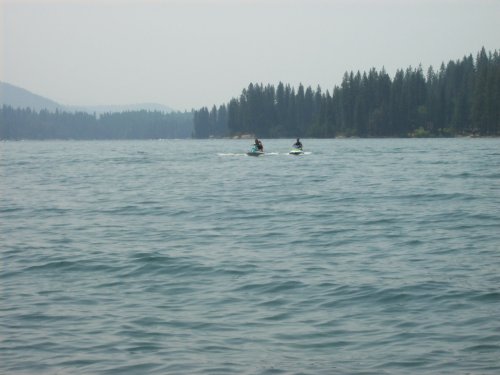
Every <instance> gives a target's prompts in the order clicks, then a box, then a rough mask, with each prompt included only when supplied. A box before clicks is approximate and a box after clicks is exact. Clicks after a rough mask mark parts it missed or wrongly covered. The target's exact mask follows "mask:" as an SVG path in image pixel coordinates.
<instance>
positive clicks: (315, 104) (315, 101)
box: [194, 48, 500, 138]
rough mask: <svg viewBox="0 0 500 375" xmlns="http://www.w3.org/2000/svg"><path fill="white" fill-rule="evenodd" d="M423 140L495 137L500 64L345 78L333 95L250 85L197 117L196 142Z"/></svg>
mask: <svg viewBox="0 0 500 375" xmlns="http://www.w3.org/2000/svg"><path fill="white" fill-rule="evenodd" d="M241 134H255V135H256V136H258V137H262V138H280V137H317V138H332V137H339V136H345V137H351V136H357V137H425V136H457V135H478V136H499V135H500V57H499V54H498V51H494V52H489V53H487V52H486V51H485V49H484V48H483V49H482V50H481V51H480V52H479V53H478V54H477V56H476V58H475V59H474V58H473V56H472V55H469V56H466V57H464V58H463V59H461V60H457V61H450V62H448V63H447V64H446V65H445V64H444V63H443V64H442V65H441V67H440V69H439V70H438V71H436V70H434V68H433V67H430V68H429V69H428V70H427V71H426V72H425V73H424V71H423V69H422V67H420V66H419V67H418V68H411V67H410V68H408V69H406V70H398V71H397V72H396V74H395V76H394V77H393V78H391V77H390V76H389V75H388V74H387V73H386V72H385V70H384V69H382V70H380V71H377V70H375V69H371V70H370V71H369V72H364V73H360V72H357V73H354V72H350V73H347V72H346V73H345V74H344V77H343V79H342V83H341V85H340V86H336V87H334V89H333V90H332V92H330V91H328V90H327V91H326V92H323V91H322V89H321V88H320V87H317V88H316V89H314V90H313V89H312V88H311V87H307V88H305V87H304V86H302V85H299V87H298V88H297V89H295V88H294V87H291V86H290V85H288V84H283V83H281V82H280V83H279V84H278V85H277V87H275V86H273V85H266V86H264V85H262V84H250V85H249V86H248V88H246V89H244V90H243V92H242V93H241V95H240V96H239V97H238V98H233V99H231V100H230V101H229V103H227V104H222V105H220V106H219V107H217V106H215V105H214V106H213V107H212V108H211V109H210V110H209V109H208V108H207V107H203V108H201V109H199V110H197V111H195V112H194V137H196V138H207V137H226V136H237V135H241Z"/></svg>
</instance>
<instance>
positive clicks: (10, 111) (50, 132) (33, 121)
mask: <svg viewBox="0 0 500 375" xmlns="http://www.w3.org/2000/svg"><path fill="white" fill-rule="evenodd" d="M192 132H193V113H192V112H172V113H163V112H159V111H146V110H142V111H128V112H116V113H105V114H102V115H100V116H97V115H95V114H89V113H85V112H76V113H75V112H65V111H58V110H56V111H54V112H51V111H48V110H41V111H35V110H32V109H30V108H13V107H11V106H2V107H1V108H0V139H40V140H41V139H78V140H90V139H96V140H98V139H160V138H190V137H191V136H192Z"/></svg>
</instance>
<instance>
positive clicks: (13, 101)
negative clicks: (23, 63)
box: [0, 82, 173, 115]
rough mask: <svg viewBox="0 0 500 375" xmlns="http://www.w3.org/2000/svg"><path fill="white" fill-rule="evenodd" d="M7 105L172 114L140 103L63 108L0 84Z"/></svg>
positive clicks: (1, 99)
mask: <svg viewBox="0 0 500 375" xmlns="http://www.w3.org/2000/svg"><path fill="white" fill-rule="evenodd" d="M2 105H7V106H11V107H13V108H31V109H33V110H35V111H40V110H42V109H47V110H48V111H52V112H53V111H55V110H56V109H58V110H59V111H67V112H86V113H90V114H93V113H96V114H98V115H100V114H103V113H114V112H130V111H140V110H146V111H159V112H164V113H170V112H172V111H173V110H172V108H169V107H167V106H165V105H162V104H157V103H141V104H130V105H97V106H65V105H62V104H59V103H57V102H55V101H53V100H50V99H48V98H44V97H43V96H40V95H37V94H34V93H32V92H30V91H28V90H25V89H23V88H20V87H17V86H14V85H11V84H9V83H6V82H0V106H2Z"/></svg>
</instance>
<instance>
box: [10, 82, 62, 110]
mask: <svg viewBox="0 0 500 375" xmlns="http://www.w3.org/2000/svg"><path fill="white" fill-rule="evenodd" d="M0 105H8V106H11V107H14V108H31V109H33V110H36V111H40V110H42V109H47V110H49V111H55V110H56V109H59V110H63V109H64V106H62V105H60V104H59V103H56V102H55V101H53V100H50V99H47V98H44V97H43V96H40V95H36V94H33V93H32V92H30V91H28V90H25V89H22V88H20V87H17V86H14V85H11V84H9V83H5V82H0Z"/></svg>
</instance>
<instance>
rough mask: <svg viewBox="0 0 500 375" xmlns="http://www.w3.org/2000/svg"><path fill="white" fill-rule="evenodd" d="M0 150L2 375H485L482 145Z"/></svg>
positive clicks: (490, 233) (485, 146)
mask: <svg viewBox="0 0 500 375" xmlns="http://www.w3.org/2000/svg"><path fill="white" fill-rule="evenodd" d="M263 141H264V146H265V150H266V151H267V152H268V153H269V154H267V155H264V156H261V157H247V156H245V155H244V152H245V151H247V150H248V149H249V147H250V144H249V143H250V142H251V141H234V140H206V141H195V140H175V141H174V140H172V141H135V142H122V141H109V142H97V141H95V142H73V141H60V142H56V141H48V142H2V143H0V156H1V157H0V243H1V250H0V252H1V258H0V259H1V263H0V299H1V303H0V372H1V373H6V374H34V373H37V374H40V373H42V374H54V373H63V374H137V373H148V374H165V373H169V374H175V373H189V374H221V373H229V374H236V373H246V374H281V373H286V374H299V373H300V374H332V373H353V374H405V373H407V374H415V373H422V374H498V373H499V372H500V361H499V358H500V320H499V319H498V316H499V313H500V291H499V288H498V286H499V285H500V276H499V275H498V270H499V269H500V252H499V251H500V248H499V244H500V141H499V140H498V139H422V140H420V139H384V140H380V139H368V140H361V139H346V140H338V139H337V140H311V139H305V140H302V141H303V143H304V147H305V150H306V151H309V152H310V154H308V155H304V156H298V157H297V156H290V155H288V154H287V152H288V150H289V147H290V146H291V144H292V143H293V140H263Z"/></svg>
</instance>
